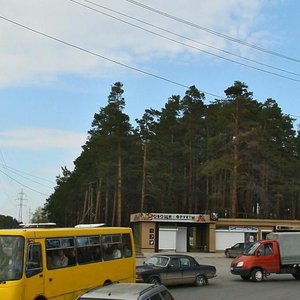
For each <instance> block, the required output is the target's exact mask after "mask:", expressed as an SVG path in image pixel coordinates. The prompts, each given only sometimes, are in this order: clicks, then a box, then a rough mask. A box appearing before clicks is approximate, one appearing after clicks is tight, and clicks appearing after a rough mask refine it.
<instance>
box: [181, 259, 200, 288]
mask: <svg viewBox="0 0 300 300" xmlns="http://www.w3.org/2000/svg"><path fill="white" fill-rule="evenodd" d="M180 266H181V271H182V282H181V283H182V284H190V283H193V282H194V281H195V277H196V268H195V267H194V263H193V261H192V260H191V259H190V258H189V257H181V258H180Z"/></svg>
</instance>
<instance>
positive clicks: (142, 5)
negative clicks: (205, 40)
mask: <svg viewBox="0 0 300 300" xmlns="http://www.w3.org/2000/svg"><path fill="white" fill-rule="evenodd" d="M125 1H127V2H129V3H131V4H134V5H137V6H139V7H142V8H144V9H147V10H149V11H152V12H154V13H157V14H160V15H162V16H164V17H167V18H170V19H172V20H175V21H177V22H180V23H183V24H185V25H189V26H192V27H194V28H197V29H200V30H202V31H205V32H208V33H210V34H213V35H216V36H218V37H221V38H224V39H226V40H229V41H231V42H235V43H238V44H241V45H243V46H246V47H249V48H252V49H255V50H258V51H261V52H265V53H267V54H270V55H273V56H277V57H280V58H284V59H287V60H290V61H293V62H297V63H300V60H299V59H297V58H293V57H290V56H287V55H285V54H281V53H278V52H275V51H272V50H268V49H265V48H263V47H260V46H257V45H254V44H250V43H248V42H245V41H242V40H240V39H237V38H234V37H231V36H229V35H226V34H223V33H220V32H217V31H214V30H212V29H209V28H206V27H203V26H200V25H198V24H195V23H192V22H190V21H187V20H184V19H181V18H179V17H176V16H173V15H171V14H168V13H166V12H163V11H161V10H158V9H155V8H153V7H150V6H148V5H145V4H142V3H139V2H138V1H134V0H125Z"/></svg>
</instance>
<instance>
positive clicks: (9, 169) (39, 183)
mask: <svg viewBox="0 0 300 300" xmlns="http://www.w3.org/2000/svg"><path fill="white" fill-rule="evenodd" d="M0 167H3V165H1V164H0ZM5 169H6V170H7V171H10V172H12V173H14V174H15V175H17V176H20V177H22V178H24V179H26V180H30V181H32V182H34V183H36V184H38V185H40V186H43V187H46V188H48V189H51V190H52V189H53V187H50V186H47V185H45V184H43V183H41V182H38V181H36V180H33V179H30V178H28V177H26V176H24V175H21V174H20V173H18V172H16V171H14V169H12V168H8V167H6V168H5ZM19 172H20V171H19ZM25 174H27V175H29V176H32V177H36V178H39V177H37V176H33V175H30V174H28V173H25ZM49 182H50V181H49Z"/></svg>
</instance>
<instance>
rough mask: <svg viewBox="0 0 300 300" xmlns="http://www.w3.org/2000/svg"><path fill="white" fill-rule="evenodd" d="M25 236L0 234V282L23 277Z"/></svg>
mask: <svg viewBox="0 0 300 300" xmlns="http://www.w3.org/2000/svg"><path fill="white" fill-rule="evenodd" d="M23 256H24V238H23V237H20V236H0V282H3V281H7V280H17V279H20V278H21V277H22V270H23Z"/></svg>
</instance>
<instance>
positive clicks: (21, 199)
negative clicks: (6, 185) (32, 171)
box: [17, 189, 27, 223]
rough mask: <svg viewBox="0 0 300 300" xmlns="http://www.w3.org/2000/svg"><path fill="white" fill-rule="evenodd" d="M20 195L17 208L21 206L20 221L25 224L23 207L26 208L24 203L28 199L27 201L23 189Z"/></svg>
mask: <svg viewBox="0 0 300 300" xmlns="http://www.w3.org/2000/svg"><path fill="white" fill-rule="evenodd" d="M18 195H19V198H18V199H17V201H18V204H17V206H19V218H18V221H19V222H21V223H22V222H23V207H24V206H25V205H24V201H26V200H27V199H25V193H24V192H23V189H22V190H21V192H20V193H18Z"/></svg>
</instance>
